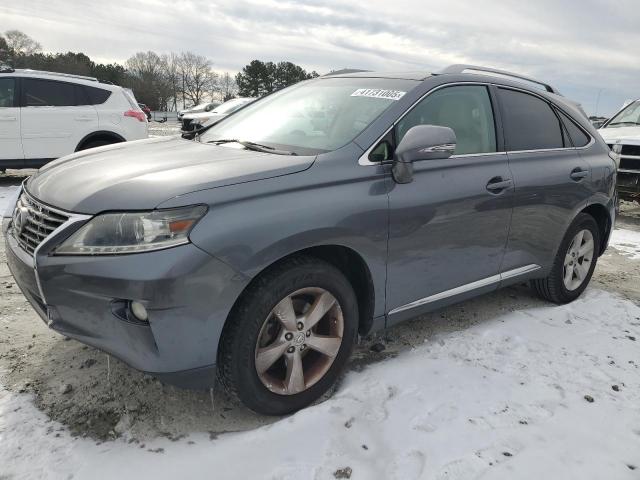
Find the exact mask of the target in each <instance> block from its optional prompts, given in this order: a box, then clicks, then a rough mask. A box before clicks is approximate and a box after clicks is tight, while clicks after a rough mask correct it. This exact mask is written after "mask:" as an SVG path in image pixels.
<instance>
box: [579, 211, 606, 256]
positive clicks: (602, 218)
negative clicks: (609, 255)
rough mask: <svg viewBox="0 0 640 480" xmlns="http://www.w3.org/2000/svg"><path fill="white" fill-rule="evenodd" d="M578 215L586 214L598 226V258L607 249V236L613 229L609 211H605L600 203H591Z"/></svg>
mask: <svg viewBox="0 0 640 480" xmlns="http://www.w3.org/2000/svg"><path fill="white" fill-rule="evenodd" d="M579 213H586V214H587V215H589V216H591V217H592V218H593V219H594V220H595V221H596V223H597V224H598V231H599V233H600V248H599V251H598V256H600V255H602V254H603V253H604V251H605V249H606V247H607V244H608V241H609V235H610V234H611V229H612V227H613V222H612V220H611V215H610V214H609V210H607V207H605V206H604V205H602V204H601V203H592V204H590V205H587V206H586V207H585V208H583V209H582V210H581V211H580V212H579Z"/></svg>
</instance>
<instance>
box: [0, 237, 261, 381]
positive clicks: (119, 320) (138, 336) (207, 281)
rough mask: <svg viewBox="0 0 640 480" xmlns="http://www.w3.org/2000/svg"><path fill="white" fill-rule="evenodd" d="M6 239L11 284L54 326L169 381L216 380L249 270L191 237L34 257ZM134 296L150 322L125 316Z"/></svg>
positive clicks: (11, 240)
mask: <svg viewBox="0 0 640 480" xmlns="http://www.w3.org/2000/svg"><path fill="white" fill-rule="evenodd" d="M5 244H6V252H7V263H8V265H9V269H10V271H11V273H12V274H13V276H14V278H15V280H16V283H17V284H18V286H19V287H20V289H21V290H22V292H23V293H24V295H25V297H26V298H27V300H28V301H29V302H30V303H31V305H32V306H33V307H34V309H35V310H36V311H37V312H38V314H39V315H40V316H41V317H42V319H43V320H44V321H45V322H46V323H47V325H48V326H49V327H50V328H51V329H53V330H55V331H57V332H59V333H61V334H63V335H66V336H68V337H71V338H75V339H77V340H79V341H80V342H82V343H86V344H88V345H91V346H93V347H96V348H98V349H100V350H103V351H105V352H108V353H110V354H112V355H114V356H115V357H117V358H119V359H121V360H123V361H124V362H126V363H127V364H129V365H131V366H132V367H134V368H136V369H138V370H142V371H145V372H149V373H151V374H153V375H157V376H159V377H161V378H163V379H165V380H167V381H169V382H170V383H175V384H178V385H181V386H190V387H207V386H211V385H212V384H213V381H214V376H213V373H214V367H215V362H216V355H217V346H218V341H219V338H220V335H221V332H222V327H223V325H224V322H225V320H226V318H227V315H228V313H229V311H230V310H231V307H232V306H233V303H234V302H235V299H236V298H237V297H238V296H239V295H240V293H241V292H242V290H243V289H244V287H245V286H246V285H247V283H248V281H249V280H248V278H247V277H245V276H243V275H241V274H238V273H237V272H235V271H234V270H233V269H231V268H230V267H228V266H227V265H226V264H225V263H223V262H221V261H219V260H217V259H215V258H213V257H211V256H210V255H209V254H208V253H206V252H204V251H202V250H200V249H199V248H197V247H196V246H194V245H192V244H187V245H182V246H179V247H174V248H169V249H166V250H160V251H156V252H148V253H140V254H132V255H114V256H93V257H82V256H77V257H73V256H51V255H48V254H47V253H39V254H38V255H37V258H36V260H34V258H33V257H32V256H31V255H30V254H28V253H27V252H25V251H24V250H23V249H21V248H20V247H19V245H18V243H17V241H16V240H15V239H14V238H13V236H12V235H11V234H9V233H8V232H7V233H5ZM34 264H37V269H36V268H35V266H34ZM131 300H135V301H139V302H141V303H142V304H143V305H144V306H145V307H146V308H147V311H148V313H149V321H148V322H140V321H137V320H135V319H132V317H131V316H128V315H127V308H128V302H129V301H131Z"/></svg>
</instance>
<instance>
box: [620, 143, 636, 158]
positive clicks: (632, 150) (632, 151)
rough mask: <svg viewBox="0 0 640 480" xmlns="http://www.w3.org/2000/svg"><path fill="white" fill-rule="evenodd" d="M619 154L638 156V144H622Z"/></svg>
mask: <svg viewBox="0 0 640 480" xmlns="http://www.w3.org/2000/svg"><path fill="white" fill-rule="evenodd" d="M620 154H621V155H629V156H631V157H640V145H622V151H621V152H620Z"/></svg>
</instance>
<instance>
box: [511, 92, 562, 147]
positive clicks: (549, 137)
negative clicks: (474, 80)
mask: <svg viewBox="0 0 640 480" xmlns="http://www.w3.org/2000/svg"><path fill="white" fill-rule="evenodd" d="M499 95H500V102H501V104H502V109H503V122H504V132H505V140H506V144H507V149H508V150H510V151H520V150H548V149H554V148H564V147H566V146H567V145H566V144H565V139H564V135H563V131H562V126H561V125H560V119H559V118H558V117H557V116H556V114H555V112H554V111H553V109H552V108H551V106H550V105H549V104H548V103H547V102H545V101H544V100H541V99H540V98H538V97H536V96H534V95H530V94H528V93H524V92H520V91H515V90H509V89H505V88H500V89H499Z"/></svg>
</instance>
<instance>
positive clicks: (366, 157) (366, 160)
mask: <svg viewBox="0 0 640 480" xmlns="http://www.w3.org/2000/svg"><path fill="white" fill-rule="evenodd" d="M456 85H482V86H487V87H488V86H493V87H498V88H507V89H511V90H515V91H519V92H523V93H528V94H529V95H533V96H534V97H538V98H539V99H541V100H542V101H544V102H547V103H553V102H550V100H549V99H547V98H545V97H543V96H541V95H538V94H537V93H535V92H531V91H529V90H526V89H524V88H517V87H512V86H510V85H502V84H499V83H493V82H477V81H476V82H454V83H445V84H443V85H438V86H437V87H434V88H432V89H431V90H429V91H428V92H426V93H425V94H424V95H422V96H421V97H420V98H419V99H418V100H416V101H415V102H413V104H411V106H410V107H409V108H407V109H406V110H405V111H404V112H403V114H402V115H400V116H399V117H398V118H397V119H396V120H395V121H394V122H393V123H392V124H391V126H390V127H389V128H388V129H387V130H385V132H384V133H383V134H382V135H380V137H379V138H378V139H377V140H376V141H375V142H373V144H372V145H371V146H370V147H369V148H367V149H366V150H365V152H364V153H363V154H362V155H360V158H358V164H359V165H363V166H371V165H384V163H385V162H372V161H370V160H369V154H370V153H371V150H373V149H374V148H375V147H376V146H377V145H378V143H380V140H382V139H383V138H384V137H385V136H386V135H387V134H388V133H389V132H390V131H391V130H392V129H393V128H395V126H396V125H397V124H398V122H399V121H400V120H402V119H403V118H404V117H405V115H407V114H408V113H409V112H410V111H411V110H412V109H413V107H415V106H416V105H417V104H418V103H420V102H421V101H422V100H423V99H424V98H425V97H427V96H428V95H430V94H431V93H433V92H435V91H437V90H440V89H442V88H446V87H452V86H456ZM553 105H554V106H555V107H556V108H557V109H558V110H560V111H561V112H562V113H563V114H565V115H566V116H567V117H569V118H570V119H571V120H572V121H573V122H575V123H577V124H578V125H579V122H577V121H576V120H575V119H574V118H573V117H572V116H571V115H569V114H568V113H567V112H565V111H564V110H563V109H562V108H560V107H559V106H558V105H556V104H555V103H553ZM579 128H580V130H582V132H584V133H585V134H586V135H588V136H589V138H590V141H589V143H587V144H586V145H585V146H584V147H564V148H551V149H543V150H512V151H509V150H506V151H504V152H490V153H470V154H463V155H452V156H451V157H449V158H459V157H471V156H482V155H506V154H507V153H533V152H552V151H557V150H586V149H587V148H590V147H591V146H592V145H593V144H594V143H595V142H596V140H595V138H594V137H593V136H592V135H591V134H590V133H589V132H587V131H586V130H585V129H584V128H582V127H581V126H579Z"/></svg>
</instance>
